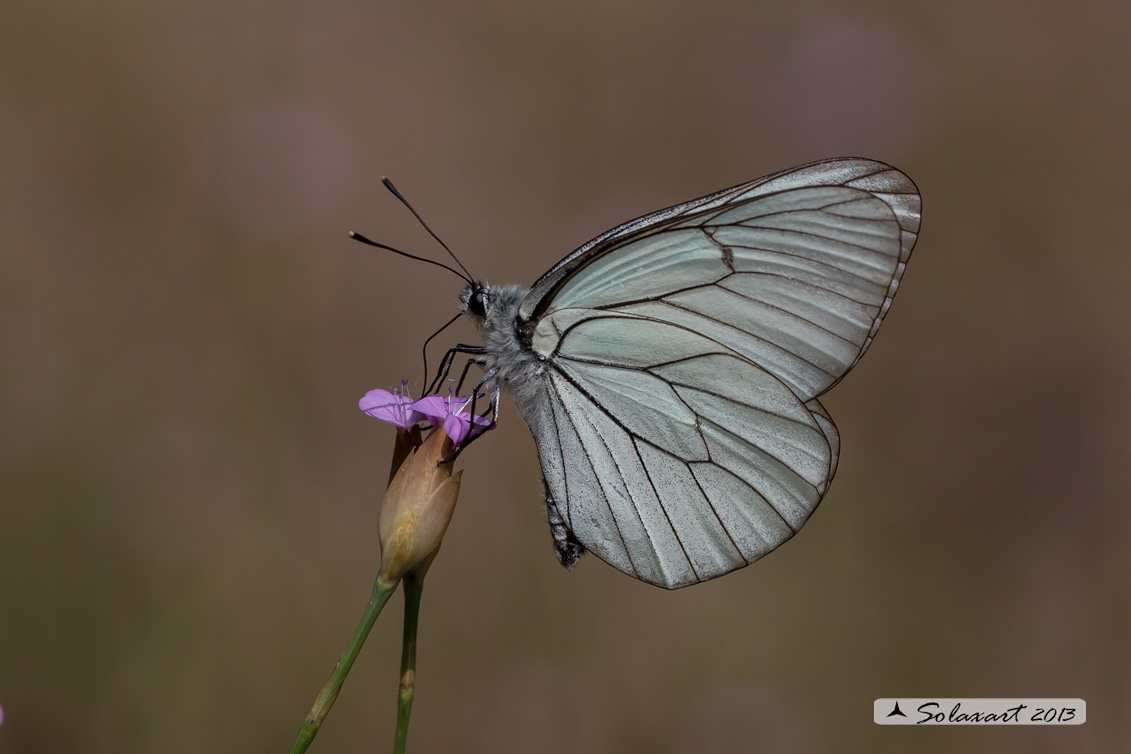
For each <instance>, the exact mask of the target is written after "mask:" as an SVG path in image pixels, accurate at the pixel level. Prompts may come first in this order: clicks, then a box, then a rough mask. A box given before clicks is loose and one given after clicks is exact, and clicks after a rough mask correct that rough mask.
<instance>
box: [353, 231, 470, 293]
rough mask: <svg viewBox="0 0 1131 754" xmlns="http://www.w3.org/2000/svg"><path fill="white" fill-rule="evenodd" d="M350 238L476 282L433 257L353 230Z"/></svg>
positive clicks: (468, 281) (467, 280)
mask: <svg viewBox="0 0 1131 754" xmlns="http://www.w3.org/2000/svg"><path fill="white" fill-rule="evenodd" d="M350 238H352V239H353V240H355V241H361V242H362V243H363V244H366V245H367V246H375V247H377V248H378V249H384V250H385V251H391V252H393V253H394V254H400V255H401V256H402V257H408V258H409V259H415V260H416V261H418V262H427V263H428V264H434V265H436V266H437V267H443V268H444V269H445V270H447V271H448V272H450V273H452V274H453V275H456V276H457V277H459V278H460V279H461V280H463V281H465V282H467V283H472V284H474V282H475V281H474V280H472V279H471V278H470V277H467V276H466V275H463V274H462V273H460V271H459V270H456V269H453V268H451V267H449V266H447V265H446V264H443V263H442V262H437V261H435V260H432V259H425V258H424V257H418V256H416V255H415V254H409V253H408V252H407V251H401V250H400V249H394V248H393V247H392V246H386V245H385V244H383V243H377V242H376V241H370V240H369V239H368V238H366V237H365V236H363V235H361V234H360V233H356V232H354V231H352V230H351V231H350ZM456 261H457V262H458V261H459V260H458V259H457V260H456ZM460 266H461V267H462V266H463V265H460Z"/></svg>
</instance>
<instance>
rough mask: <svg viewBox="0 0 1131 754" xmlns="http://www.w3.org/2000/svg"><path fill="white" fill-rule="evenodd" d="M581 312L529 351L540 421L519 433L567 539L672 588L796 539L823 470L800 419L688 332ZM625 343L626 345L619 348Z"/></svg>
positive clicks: (567, 314)
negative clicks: (537, 375) (535, 458)
mask: <svg viewBox="0 0 1131 754" xmlns="http://www.w3.org/2000/svg"><path fill="white" fill-rule="evenodd" d="M586 311H587V312H588V314H589V316H588V317H583V318H580V319H579V318H577V317H575V316H573V315H575V314H576V311H572V312H571V311H569V310H564V311H562V312H560V313H558V317H560V318H561V319H562V320H563V321H565V322H568V323H569V324H568V325H567V326H566V327H565V328H564V330H563V332H562V334H561V335H560V336H559V335H558V334H557V328H555V327H554V326H553V324H554V323H553V322H552V321H551V322H549V323H547V326H546V327H544V328H542V333H543V335H542V337H541V338H536V339H535V348H536V349H537V350H539V351H541V350H542V349H545V352H546V353H552V354H553V359H552V363H553V369H552V370H551V372H550V375H549V376H548V378H547V384H548V386H549V389H548V391H547V393H546V395H545V399H546V401H547V406H548V409H547V411H546V415H547V416H548V417H549V421H548V422H545V423H537V422H532V424H531V427H532V429H533V430H534V434H535V439H536V441H537V444H538V450H539V455H540V457H541V459H542V466H543V471H544V474H545V477H546V482H547V485H548V486H549V488H550V491H551V494H552V495H553V497H554V499H555V500H556V502H557V506H558V509H559V511H560V512H561V514H562V516H563V518H565V520H566V523H567V524H568V525H569V526H570V528H571V529H572V531H573V533H574V535H575V536H576V537H577V539H578V540H579V541H581V542H582V543H583V544H584V545H585V546H586V548H587V549H589V550H591V551H593V552H594V553H596V554H597V555H598V556H599V557H601V558H602V559H603V560H605V561H607V562H609V563H610V564H611V565H613V566H615V567H617V568H619V569H620V570H622V571H624V572H626V573H628V574H630V575H633V576H635V577H637V578H640V579H642V580H644V581H647V582H649V583H652V584H656V585H658V586H664V587H667V588H675V587H680V586H685V585H687V584H692V583H696V582H698V581H704V580H707V579H710V578H714V577H716V576H721V575H722V574H724V573H728V572H730V571H732V570H735V569H736V568H741V567H742V566H744V565H747V564H748V563H750V562H753V561H754V560H755V559H756V558H758V557H761V556H762V555H764V554H766V553H768V552H770V551H771V550H773V549H774V548H775V547H777V546H778V545H780V544H781V543H782V542H784V541H785V540H786V539H788V538H789V537H791V536H792V535H793V534H794V533H795V532H796V531H797V530H798V529H800V528H801V526H802V525H803V524H804V522H805V520H806V519H807V518H808V516H809V514H810V513H812V511H813V509H814V508H815V507H816V505H817V503H818V502H820V498H821V493H822V490H821V489H820V487H821V486H822V485H823V484H824V483H825V482H826V480H827V478H828V475H829V471H830V466H831V463H832V458H833V451H832V449H831V448H830V445H829V442H828V440H827V439H826V434H825V431H824V430H823V429H822V426H821V424H820V423H819V419H818V418H817V417H816V416H814V414H813V413H812V411H811V410H810V409H809V408H807V407H806V406H805V405H804V404H803V403H802V402H801V401H800V399H798V398H797V396H795V395H794V394H793V393H792V392H791V391H790V390H789V389H788V388H787V387H786V386H785V385H784V384H782V383H781V381H780V380H778V379H776V378H775V377H774V376H773V375H771V374H769V373H768V372H766V371H765V370H763V369H761V368H760V367H758V366H757V365H755V364H753V363H752V362H750V361H749V360H748V359H746V358H744V357H742V356H741V355H739V354H737V353H735V352H733V351H732V350H730V349H727V348H725V347H722V346H720V345H719V344H718V343H716V342H714V341H712V340H710V339H708V338H705V337H703V336H702V335H699V334H698V333H695V332H692V331H690V330H687V329H684V328H681V327H678V326H675V325H671V324H669V323H666V322H659V321H652V320H645V319H640V318H638V317H631V316H624V315H609V314H607V313H604V312H601V311H598V310H586ZM554 318H555V317H552V318H551V320H552V319H554ZM628 336H631V341H632V343H633V344H634V346H635V347H633V348H625V347H624V339H625V338H626V337H628ZM661 344H662V345H661ZM594 352H600V353H603V354H605V357H604V358H602V359H600V360H596V359H594V358H593V354H594ZM834 431H835V430H834Z"/></svg>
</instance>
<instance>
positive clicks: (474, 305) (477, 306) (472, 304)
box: [467, 291, 487, 317]
mask: <svg viewBox="0 0 1131 754" xmlns="http://www.w3.org/2000/svg"><path fill="white" fill-rule="evenodd" d="M467 310H468V311H469V312H471V313H472V314H474V315H475V316H476V317H484V316H486V315H487V299H486V297H484V295H483V291H475V292H474V293H472V294H471V299H470V300H469V301H468V302H467Z"/></svg>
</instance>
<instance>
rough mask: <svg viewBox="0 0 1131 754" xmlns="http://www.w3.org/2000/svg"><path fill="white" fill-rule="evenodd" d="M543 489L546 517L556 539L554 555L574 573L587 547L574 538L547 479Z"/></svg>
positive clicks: (551, 532)
mask: <svg viewBox="0 0 1131 754" xmlns="http://www.w3.org/2000/svg"><path fill="white" fill-rule="evenodd" d="M542 487H543V488H544V489H545V490H546V517H547V518H548V519H549V521H550V536H551V537H553V539H554V555H557V556H558V562H559V563H561V564H562V565H563V566H565V568H566V570H567V571H572V570H573V567H574V566H575V565H577V563H578V561H579V560H581V553H583V552H585V546H584V545H582V544H581V543H580V542H578V541H577V537H575V536H573V531H571V530H570V528H569V525H568V524H566V522H565V519H563V518H562V514H561V512H560V511H559V510H558V504H557V503H555V502H554V497H553V495H551V494H550V487H549V486H548V485H547V484H546V480H545V479H543V480H542Z"/></svg>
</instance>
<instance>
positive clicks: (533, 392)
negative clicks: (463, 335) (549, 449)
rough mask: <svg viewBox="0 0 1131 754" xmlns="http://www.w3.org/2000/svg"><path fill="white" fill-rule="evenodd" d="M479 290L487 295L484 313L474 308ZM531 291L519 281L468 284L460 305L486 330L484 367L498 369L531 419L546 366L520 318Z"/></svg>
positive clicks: (499, 377)
mask: <svg viewBox="0 0 1131 754" xmlns="http://www.w3.org/2000/svg"><path fill="white" fill-rule="evenodd" d="M476 292H478V293H481V294H482V297H483V304H484V306H483V308H484V310H485V313H484V314H483V315H478V314H476V313H475V312H473V311H472V310H471V308H470V302H471V297H472V296H473V295H475V293H476ZM529 292H530V291H529V289H527V288H524V287H523V286H521V285H518V284H515V283H511V284H509V285H503V286H500V287H498V288H492V287H491V286H490V285H489V284H488V283H486V282H481V283H476V284H474V285H468V286H467V287H465V288H464V289H463V291H462V292H461V293H460V297H459V303H460V309H461V310H462V311H463V313H464V314H466V315H467V316H468V317H469V318H470V319H471V321H472V322H473V323H475V326H476V327H478V328H479V329H480V330H481V331H482V332H483V345H484V346H485V348H486V353H485V354H484V357H483V358H484V359H485V361H486V364H484V369H485V370H486V371H488V372H490V371H492V370H495V381H496V382H497V383H498V384H499V385H500V386H501V387H503V388H506V390H507V391H508V392H509V393H510V394H511V396H512V397H513V398H514V402H515V405H516V406H517V408H518V412H519V414H520V415H522V417H523V418H524V419H527V421H528V422H529V420H530V417H531V414H532V411H531V409H532V408H533V406H534V404H535V403H536V402H537V400H538V392H539V390H541V389H542V380H541V377H542V375H543V373H544V370H545V366H544V365H543V364H542V363H541V358H540V357H539V356H538V355H537V354H535V353H534V352H533V351H532V350H531V348H530V341H529V337H528V336H524V335H523V329H524V324H525V323H523V322H521V321H520V320H519V314H518V310H519V306H521V304H522V301H523V299H525V298H526V294H527V293H529Z"/></svg>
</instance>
